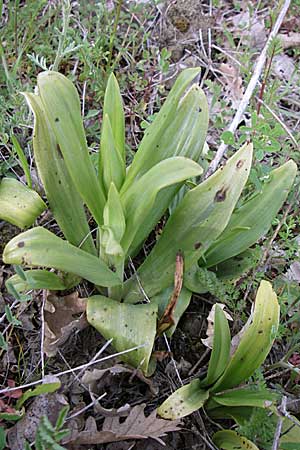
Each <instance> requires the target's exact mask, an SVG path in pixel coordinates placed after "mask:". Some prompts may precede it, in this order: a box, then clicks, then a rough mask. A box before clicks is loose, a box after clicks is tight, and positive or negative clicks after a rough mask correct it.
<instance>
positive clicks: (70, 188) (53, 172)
mask: <svg viewBox="0 0 300 450" xmlns="http://www.w3.org/2000/svg"><path fill="white" fill-rule="evenodd" d="M24 96H25V98H26V100H27V102H28V104H29V106H30V108H31V109H32V111H33V114H34V118H35V120H34V133H33V150H34V160H35V165H36V167H37V170H38V173H39V176H40V178H41V181H42V183H43V186H44V189H45V192H46V196H47V199H48V201H49V205H50V209H51V211H52V213H53V215H54V217H55V220H56V221H57V223H58V225H59V227H60V229H61V231H62V232H63V234H64V236H65V238H66V239H67V240H68V241H69V242H70V244H73V245H76V246H79V245H80V246H81V248H82V249H83V250H85V251H88V252H89V253H92V254H96V249H95V246H94V244H93V240H92V237H91V235H90V229H89V226H88V223H87V220H86V215H85V211H84V206H83V203H82V200H81V198H80V196H79V194H78V192H77V191H76V188H75V185H74V183H73V181H72V179H71V177H70V175H69V173H68V170H67V168H66V164H65V161H64V159H63V156H62V153H61V151H60V147H59V146H58V142H57V140H56V138H55V136H54V133H53V131H52V130H51V127H50V124H49V121H48V120H47V118H46V113H45V110H44V107H43V104H42V101H41V98H40V97H39V96H37V95H34V94H28V93H25V94H24Z"/></svg>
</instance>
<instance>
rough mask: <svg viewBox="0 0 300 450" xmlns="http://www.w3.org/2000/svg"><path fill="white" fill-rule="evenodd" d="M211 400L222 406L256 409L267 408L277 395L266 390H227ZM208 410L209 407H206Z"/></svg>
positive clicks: (276, 398)
mask: <svg viewBox="0 0 300 450" xmlns="http://www.w3.org/2000/svg"><path fill="white" fill-rule="evenodd" d="M212 399H213V400H214V401H215V402H216V403H218V404H220V405H223V406H233V407H236V406H252V407H256V408H269V407H270V406H271V405H272V404H273V403H274V402H276V400H278V395H277V394H275V393H274V392H271V391H268V390H266V389H264V390H262V389H260V390H253V389H251V388H248V387H246V388H240V389H233V390H229V391H228V392H224V393H221V394H219V393H217V394H214V395H213V396H212ZM208 409H209V406H208Z"/></svg>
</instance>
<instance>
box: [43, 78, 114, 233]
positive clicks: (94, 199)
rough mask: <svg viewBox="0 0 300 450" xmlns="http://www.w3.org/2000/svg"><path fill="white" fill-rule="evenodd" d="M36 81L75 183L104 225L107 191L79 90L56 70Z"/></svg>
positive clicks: (94, 214) (91, 209)
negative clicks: (87, 131)
mask: <svg viewBox="0 0 300 450" xmlns="http://www.w3.org/2000/svg"><path fill="white" fill-rule="evenodd" d="M37 85H38V90H39V96H40V98H41V100H42V104H43V108H44V111H45V112H46V116H47V120H48V121H49V124H50V126H51V129H52V130H53V132H54V135H55V137H56V140H57V143H58V145H59V149H60V151H61V153H62V155H63V158H64V160H65V163H66V166H67V169H68V171H69V174H70V176H71V178H72V180H73V183H74V185H75V186H76V189H77V191H78V192H79V194H80V196H81V198H82V199H83V201H84V202H85V203H86V205H87V206H88V208H89V210H90V211H91V213H92V215H93V216H94V218H95V220H96V222H97V223H98V224H99V225H101V224H102V220H103V217H102V213H103V208H104V204H105V195H104V192H103V190H102V188H101V186H100V184H99V181H98V178H97V176H96V172H95V170H94V167H93V164H92V161H91V159H90V156H89V151H88V147H87V143H86V138H85V133H84V128H83V123H82V117H81V111H80V100H79V96H78V93H77V91H76V89H75V87H74V85H73V84H72V82H71V81H70V80H68V79H67V78H66V77H65V76H64V75H61V74H60V73H57V72H42V73H40V74H39V75H38V80H37Z"/></svg>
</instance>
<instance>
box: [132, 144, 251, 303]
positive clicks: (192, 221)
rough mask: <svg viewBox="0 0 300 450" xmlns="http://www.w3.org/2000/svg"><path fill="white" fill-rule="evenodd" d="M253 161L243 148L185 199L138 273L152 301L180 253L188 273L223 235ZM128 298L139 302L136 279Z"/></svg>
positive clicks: (169, 279) (165, 284)
mask: <svg viewBox="0 0 300 450" xmlns="http://www.w3.org/2000/svg"><path fill="white" fill-rule="evenodd" d="M251 160H252V145H250V144H248V145H244V146H243V147H242V148H241V149H240V150H239V151H238V152H236V153H235V155H234V156H232V157H231V158H230V159H229V160H228V162H227V164H226V166H225V167H224V168H221V169H219V170H218V171H217V172H216V173H215V174H214V175H212V176H211V177H210V178H208V179H207V180H206V181H204V182H203V183H201V184H200V185H199V186H197V187H196V188H194V189H192V190H190V191H189V192H188V193H187V194H186V195H185V197H184V199H183V200H182V201H181V203H180V204H179V205H178V207H177V208H176V210H175V211H174V213H173V214H172V215H171V217H170V218H169V220H168V222H167V224H166V226H165V228H164V230H163V233H162V235H161V237H160V239H159V241H158V242H157V244H156V245H155V247H154V249H153V250H152V252H151V253H150V255H149V256H148V257H147V259H146V261H145V262H144V263H143V264H142V266H141V267H140V268H139V270H138V276H139V281H140V283H141V284H142V286H143V288H144V290H145V291H146V293H147V295H148V296H149V297H150V298H151V297H152V296H153V295H155V294H157V293H158V292H160V291H161V290H163V289H164V288H166V287H168V286H169V285H170V284H171V283H172V278H173V275H174V272H175V260H176V254H177V253H178V252H179V251H181V252H182V253H183V256H184V264H185V271H187V270H189V268H190V267H192V266H193V264H195V263H196V261H197V260H198V259H199V258H200V256H201V255H202V254H204V252H205V251H206V250H207V248H209V247H210V246H211V245H212V243H213V242H214V241H215V240H216V238H217V237H218V236H219V235H220V234H221V233H222V231H223V230H224V228H225V227H226V225H227V223H228V221H229V219H230V216H231V214H232V211H233V209H234V207H235V205H236V203H237V201H238V198H239V196H240V194H241V192H242V189H243V187H244V185H245V183H246V181H247V178H248V174H249V170H250V166H251ZM125 295H126V301H130V302H135V301H136V300H138V299H139V298H140V291H139V288H138V282H137V280H136V279H135V278H132V279H131V280H129V281H128V282H127V283H126V285H125Z"/></svg>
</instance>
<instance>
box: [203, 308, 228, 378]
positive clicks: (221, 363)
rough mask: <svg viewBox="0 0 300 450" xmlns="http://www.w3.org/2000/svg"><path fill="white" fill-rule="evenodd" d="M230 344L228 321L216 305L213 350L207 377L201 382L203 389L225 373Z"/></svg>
mask: <svg viewBox="0 0 300 450" xmlns="http://www.w3.org/2000/svg"><path fill="white" fill-rule="evenodd" d="M230 343H231V339H230V330H229V325H228V321H227V319H226V316H225V314H224V312H223V311H222V309H221V308H220V306H218V305H216V309H215V315H214V337H213V348H212V352H211V356H210V360H209V364H208V370H207V376H206V378H205V379H204V380H203V381H202V382H201V385H202V386H203V387H206V386H210V385H211V384H213V383H215V381H217V380H218V378H219V377H220V376H221V375H222V374H223V372H224V371H225V369H226V367H227V364H228V361H229V355H230Z"/></svg>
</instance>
